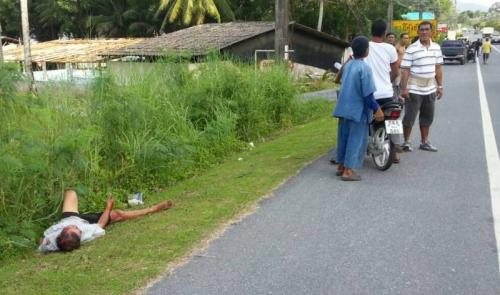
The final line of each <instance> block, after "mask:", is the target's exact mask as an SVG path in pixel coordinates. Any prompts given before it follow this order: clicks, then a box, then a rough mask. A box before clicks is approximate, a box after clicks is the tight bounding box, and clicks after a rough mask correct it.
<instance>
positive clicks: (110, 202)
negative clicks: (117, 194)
mask: <svg viewBox="0 0 500 295" xmlns="http://www.w3.org/2000/svg"><path fill="white" fill-rule="evenodd" d="M114 204H115V198H113V196H109V197H108V200H107V201H106V207H109V208H110V209H112V208H113V205H114Z"/></svg>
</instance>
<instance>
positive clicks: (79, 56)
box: [4, 38, 143, 63]
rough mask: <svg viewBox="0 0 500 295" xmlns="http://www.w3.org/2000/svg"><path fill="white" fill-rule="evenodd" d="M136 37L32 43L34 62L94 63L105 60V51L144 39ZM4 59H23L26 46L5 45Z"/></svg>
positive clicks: (12, 60)
mask: <svg viewBox="0 0 500 295" xmlns="http://www.w3.org/2000/svg"><path fill="white" fill-rule="evenodd" d="M142 40H143V39H141V38H136V39H95V40H93V39H72V40H53V41H48V42H41V43H35V44H31V60H32V61H33V62H52V63H67V62H70V63H93V62H99V61H102V60H104V58H103V57H102V56H103V55H105V54H104V53H105V52H108V51H110V50H116V49H120V48H122V47H125V46H128V45H132V44H135V43H137V42H140V41H142ZM4 48H5V51H4V59H5V61H7V62H9V61H10V62H15V61H23V59H24V47H23V46H22V45H21V46H16V47H12V46H10V48H9V47H4Z"/></svg>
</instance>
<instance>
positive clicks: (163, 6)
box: [158, 0, 170, 11]
mask: <svg viewBox="0 0 500 295" xmlns="http://www.w3.org/2000/svg"><path fill="white" fill-rule="evenodd" d="M169 4H170V0H160V6H159V7H158V11H164V10H165V9H167V7H168V5H169Z"/></svg>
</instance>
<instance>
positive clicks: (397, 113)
mask: <svg viewBox="0 0 500 295" xmlns="http://www.w3.org/2000/svg"><path fill="white" fill-rule="evenodd" d="M400 115H401V111H400V110H394V111H392V112H391V115H390V117H391V119H393V120H396V119H398V118H399V116H400Z"/></svg>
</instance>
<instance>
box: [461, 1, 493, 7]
mask: <svg viewBox="0 0 500 295" xmlns="http://www.w3.org/2000/svg"><path fill="white" fill-rule="evenodd" d="M499 1H500V0H458V1H457V2H459V3H474V4H479V5H483V6H488V7H490V6H491V5H492V4H493V3H495V2H499Z"/></svg>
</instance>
